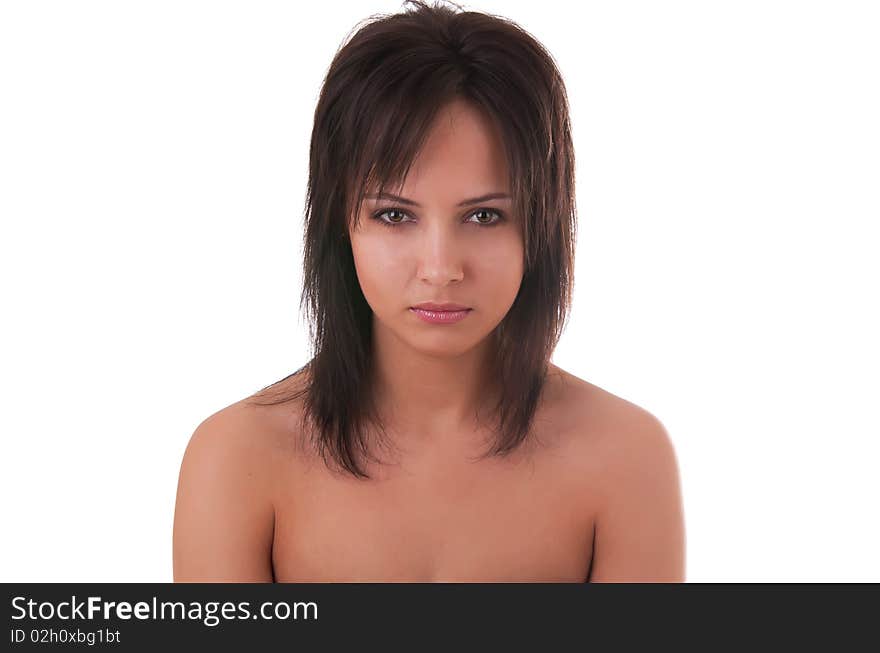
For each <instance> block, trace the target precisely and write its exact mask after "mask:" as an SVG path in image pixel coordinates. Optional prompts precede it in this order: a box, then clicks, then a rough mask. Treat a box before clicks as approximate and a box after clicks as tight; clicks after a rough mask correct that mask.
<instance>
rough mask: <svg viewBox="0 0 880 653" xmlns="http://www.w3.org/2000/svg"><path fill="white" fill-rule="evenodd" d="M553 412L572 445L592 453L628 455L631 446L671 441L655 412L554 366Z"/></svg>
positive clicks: (551, 371)
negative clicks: (563, 427) (562, 425)
mask: <svg viewBox="0 0 880 653" xmlns="http://www.w3.org/2000/svg"><path fill="white" fill-rule="evenodd" d="M549 378H550V379H551V384H550V385H551V386H552V387H553V389H551V391H550V396H551V397H553V399H552V402H553V404H554V406H555V408H554V412H555V414H556V415H557V416H558V417H557V419H559V420H561V422H562V423H564V424H565V425H566V427H567V428H566V431H567V432H568V433H570V435H571V443H570V444H571V446H574V447H588V448H589V449H590V450H591V453H592V454H593V455H598V454H599V453H601V454H603V455H606V456H614V455H629V454H631V453H632V449H633V448H634V447H635V448H643V447H652V446H654V447H656V446H662V445H663V444H664V442H665V443H667V444H671V440H670V438H669V435H668V433H667V432H666V429H665V427H664V425H663V423H662V422H661V421H660V419H659V418H657V417H656V416H655V415H654V414H653V413H651V412H649V411H648V410H646V409H645V408H642V407H641V406H639V405H637V404H635V403H633V402H631V401H628V400H627V399H624V398H623V397H620V396H618V395H615V394H613V393H612V392H609V391H608V390H605V389H604V388H601V387H600V386H598V385H595V384H593V383H590V382H589V381H586V380H584V379H582V378H580V377H577V376H575V375H574V374H571V373H570V372H567V371H565V370H563V369H562V368H560V367H558V366H556V365H551V367H550V375H549Z"/></svg>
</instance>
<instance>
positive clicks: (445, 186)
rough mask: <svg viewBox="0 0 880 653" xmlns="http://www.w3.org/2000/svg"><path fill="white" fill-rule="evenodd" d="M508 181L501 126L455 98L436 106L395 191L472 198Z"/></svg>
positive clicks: (504, 187)
mask: <svg viewBox="0 0 880 653" xmlns="http://www.w3.org/2000/svg"><path fill="white" fill-rule="evenodd" d="M507 185H508V167H507V159H506V153H505V147H504V141H503V138H502V136H501V133H500V130H499V129H498V127H497V125H496V124H495V122H494V121H493V120H492V119H491V117H490V116H488V115H487V114H485V113H484V112H482V111H480V110H479V109H477V108H475V107H473V106H472V105H470V104H468V103H466V102H464V101H460V100H456V101H454V102H451V103H450V104H448V105H446V106H445V107H443V108H442V109H440V110H439V111H438V114H437V116H436V118H435V119H434V122H433V124H432V125H431V127H430V128H429V130H428V133H427V135H426V139H425V143H424V145H423V146H422V148H421V149H420V150H419V152H418V153H417V154H416V157H415V158H414V159H413V164H412V167H411V168H410V170H409V174H408V175H407V177H406V179H405V180H404V183H403V186H402V188H399V189H397V190H399V191H402V192H401V193H400V194H402V195H407V196H410V195H425V196H429V195H435V194H436V195H444V196H453V197H458V196H459V195H460V196H461V197H471V196H472V195H477V194H481V193H485V192H491V191H504V190H507ZM392 192H393V191H392Z"/></svg>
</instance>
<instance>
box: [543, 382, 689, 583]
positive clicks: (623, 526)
mask: <svg viewBox="0 0 880 653" xmlns="http://www.w3.org/2000/svg"><path fill="white" fill-rule="evenodd" d="M552 371H553V372H554V373H555V374H557V375H558V377H559V379H558V383H559V384H560V387H562V388H564V390H562V391H558V392H557V396H558V397H559V399H558V403H559V405H560V406H561V408H560V409H559V410H560V412H565V413H566V416H567V417H566V422H567V423H568V424H569V425H570V428H569V429H567V432H568V433H569V436H568V438H567V440H566V447H565V450H566V452H567V453H568V454H569V455H568V456H567V460H568V464H569V465H571V466H573V467H574V468H575V469H576V470H577V473H578V474H579V475H581V476H582V478H583V479H584V481H585V483H586V487H585V501H588V502H589V505H591V506H594V514H595V531H594V552H593V566H592V568H591V573H590V580H591V581H594V582H601V581H606V582H612V581H618V582H621V581H632V582H651V581H666V582H681V581H683V580H684V577H685V524H684V510H683V501H682V494H681V481H680V474H679V465H678V458H677V455H676V452H675V447H674V444H673V441H672V438H671V437H670V434H669V433H668V431H667V429H666V427H665V426H664V424H663V423H662V422H661V420H660V419H659V418H658V417H656V416H655V415H654V414H652V413H651V412H649V411H648V410H646V409H644V408H642V407H641V406H638V405H636V404H634V403H632V402H630V401H628V400H626V399H623V398H622V397H619V396H617V395H614V394H613V393H611V392H609V391H607V390H605V389H603V388H600V387H599V386H597V385H595V384H592V383H590V382H588V381H585V380H583V379H580V378H578V377H576V376H574V375H572V374H569V373H567V372H565V371H563V370H561V369H559V368H557V367H555V366H554V367H553V370H552Z"/></svg>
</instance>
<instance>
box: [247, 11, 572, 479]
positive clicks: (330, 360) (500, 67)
mask: <svg viewBox="0 0 880 653" xmlns="http://www.w3.org/2000/svg"><path fill="white" fill-rule="evenodd" d="M404 4H405V5H412V8H411V10H404V11H402V12H400V13H396V14H390V15H382V14H380V15H374V16H371V17H370V19H368V21H367V22H366V23H365V24H364V25H362V26H361V27H360V29H358V30H357V31H356V32H355V33H354V34H353V35H350V38H348V39H347V41H346V42H345V43H343V45H342V47H340V48H339V50H338V51H337V52H336V55H335V56H334V58H333V61H332V63H331V65H330V68H329V70H328V71H327V74H326V76H325V78H324V82H323V86H322V89H321V95H320V98H319V100H318V104H317V107H316V109H315V117H314V127H313V131H312V138H311V147H310V152H309V180H308V191H307V195H306V206H305V231H304V257H303V289H302V295H301V299H300V310H301V311H302V310H305V311H306V314H307V323H308V325H309V336H310V339H311V343H312V358H311V360H310V361H309V362H308V363H307V364H306V365H304V366H303V367H301V368H300V369H299V370H297V371H296V372H294V373H293V374H291V375H289V376H288V377H285V378H284V379H282V380H281V381H278V382H277V383H275V384H272V385H271V386H267V388H272V387H274V386H277V385H278V384H280V383H281V382H282V381H285V380H287V379H289V378H291V377H298V376H299V375H300V374H301V373H302V372H304V371H307V372H308V374H307V376H308V381H307V382H306V383H305V384H303V385H302V387H301V388H300V389H299V390H297V391H295V392H293V393H291V392H290V391H288V392H287V393H286V394H282V395H281V396H280V397H275V398H274V399H272V400H268V401H264V400H256V399H255V400H254V401H255V402H256V403H261V404H279V403H283V402H287V401H292V400H295V399H297V398H299V397H300V396H304V401H303V411H302V418H303V421H302V423H301V425H302V426H303V431H302V432H303V433H305V432H306V431H307V430H309V429H307V428H306V424H307V423H310V424H311V425H312V426H313V427H314V428H313V430H312V431H311V432H313V433H314V434H315V435H313V436H312V437H313V443H314V444H315V445H316V446H317V448H318V450H319V451H320V452H321V455H322V457H323V459H324V461H325V463H327V464H328V465H329V463H330V461H333V462H335V463H336V464H337V465H338V466H339V467H341V468H342V469H343V470H345V471H347V472H348V473H350V474H352V475H354V476H355V477H356V478H370V476H369V475H368V474H367V473H366V472H365V471H364V469H363V468H362V467H361V463H360V461H361V460H362V459H363V458H369V459H373V455H372V453H371V448H370V442H369V439H368V437H367V433H368V430H367V427H368V426H370V425H372V426H375V427H377V428H379V429H380V430H381V431H383V432H384V428H383V427H382V424H381V420H380V419H379V416H378V414H377V411H376V405H375V401H374V400H375V397H374V395H373V385H372V383H370V373H371V370H372V367H371V364H372V360H373V358H372V321H371V319H372V311H371V309H370V307H369V305H368V304H367V301H366V299H365V298H364V295H363V293H362V292H361V288H360V285H359V283H358V279H357V276H356V273H355V267H354V259H353V256H352V249H351V243H350V241H349V239H348V230H349V228H350V227H351V226H352V224H353V222H352V221H353V220H356V219H357V216H359V215H360V209H361V205H362V202H363V200H364V195H365V194H366V193H368V192H371V189H374V188H378V189H379V190H380V192H381V190H382V189H384V188H385V187H386V185H395V184H400V183H401V182H402V180H403V179H405V178H406V175H407V173H408V171H409V169H410V166H411V164H412V162H413V160H414V159H415V157H416V155H417V154H418V151H419V149H420V147H421V145H422V144H423V143H424V141H425V139H426V136H427V133H428V130H429V128H430V126H431V124H432V121H433V118H434V116H435V115H436V114H437V112H438V109H440V108H441V107H443V106H444V105H446V103H447V102H449V101H451V100H453V99H464V100H466V101H468V102H469V103H471V105H472V106H474V107H477V108H478V109H481V110H483V111H485V112H487V115H489V116H491V117H492V119H493V120H494V121H495V122H496V124H497V125H498V127H499V128H500V130H501V135H502V138H503V140H504V143H505V146H506V150H507V159H508V170H509V173H510V188H511V195H512V201H513V208H514V211H515V213H516V214H517V215H520V216H523V218H524V219H523V220H521V224H522V229H523V233H522V236H523V243H524V258H525V260H524V275H523V279H522V283H521V286H520V289H519V292H518V294H517V296H516V299H515V300H514V302H513V305H512V306H511V308H510V310H509V311H508V313H507V315H506V316H505V317H504V319H503V320H502V322H501V323H500V324H499V325H498V326H497V327H496V329H495V330H494V331H493V333H492V335H491V337H492V338H493V341H494V354H495V356H494V363H493V364H494V365H495V367H494V370H493V372H494V376H493V378H495V379H499V380H500V385H501V388H500V395H499V400H498V402H497V404H495V408H494V413H493V414H494V416H495V417H496V418H497V425H498V426H497V428H495V429H493V431H494V433H495V435H496V439H495V441H494V444H493V445H492V447H491V449H490V450H489V451H488V452H487V454H486V455H506V454H507V453H509V452H511V451H513V450H514V449H516V448H517V447H518V446H519V445H520V444H521V443H522V442H523V441H524V440H525V439H526V438H527V437H528V436H529V434H530V433H531V432H532V421H533V417H534V415H535V412H536V409H537V407H538V403H539V399H540V397H541V392H542V389H543V387H544V382H545V379H546V375H547V370H548V364H549V360H550V356H551V354H552V352H553V350H554V349H555V347H556V344H557V342H558V340H559V337H560V335H561V333H562V330H563V328H564V324H565V322H566V320H567V318H568V313H569V306H570V303H571V292H572V285H573V273H574V241H575V236H576V234H575V232H576V211H575V194H574V150H573V147H572V139H571V127H570V122H569V113H568V99H567V96H566V91H565V86H564V84H563V80H562V78H561V75H560V73H559V71H558V69H557V66H556V64H555V62H554V60H553V57H552V56H551V55H550V54H549V52H548V51H547V50H546V49H544V47H542V46H541V44H539V43H538V41H537V40H536V39H535V38H534V37H533V36H531V35H530V34H529V33H528V32H526V31H525V30H524V29H522V28H521V27H519V26H518V25H516V24H515V23H513V22H512V21H510V20H508V19H506V18H503V17H500V16H495V15H491V14H485V13H478V12H473V11H461V9H462V8H461V7H460V6H459V5H454V7H455V8H452V7H449V6H445V5H440V4H435V5H433V6H431V5H429V4H426V3H425V2H421V1H419V0H408V1H407V2H405V3H404ZM449 4H452V3H449ZM302 378H303V379H304V378H305V375H304V376H303V377H302ZM267 388H264V389H263V390H266V389H267ZM261 392H262V391H261ZM328 456H329V460H328Z"/></svg>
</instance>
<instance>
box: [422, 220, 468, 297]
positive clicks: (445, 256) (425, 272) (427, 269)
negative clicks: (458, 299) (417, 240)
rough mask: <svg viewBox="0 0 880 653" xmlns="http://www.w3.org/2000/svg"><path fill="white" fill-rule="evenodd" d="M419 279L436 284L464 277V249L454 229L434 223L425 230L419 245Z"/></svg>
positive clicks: (441, 284) (443, 283)
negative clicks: (456, 237)
mask: <svg viewBox="0 0 880 653" xmlns="http://www.w3.org/2000/svg"><path fill="white" fill-rule="evenodd" d="M418 275H419V279H420V280H421V281H424V282H425V283H429V284H431V285H436V286H445V285H447V284H449V283H455V282H458V281H461V280H462V279H463V278H464V251H463V248H462V247H461V243H459V242H458V241H456V239H455V235H454V233H453V229H450V228H448V227H447V226H444V225H443V224H434V225H433V226H432V227H431V228H428V229H425V230H424V236H423V238H422V242H421V244H420V247H419V270H418Z"/></svg>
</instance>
